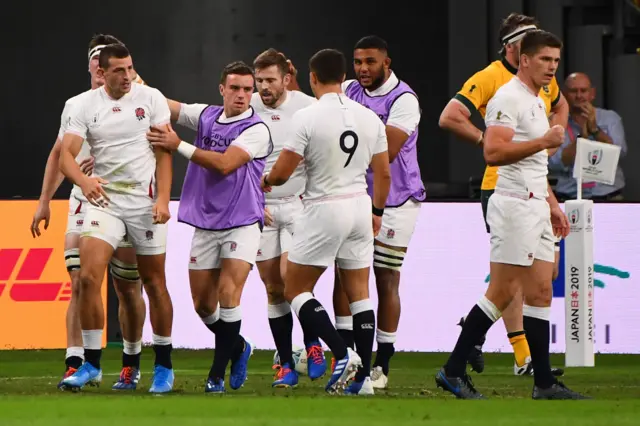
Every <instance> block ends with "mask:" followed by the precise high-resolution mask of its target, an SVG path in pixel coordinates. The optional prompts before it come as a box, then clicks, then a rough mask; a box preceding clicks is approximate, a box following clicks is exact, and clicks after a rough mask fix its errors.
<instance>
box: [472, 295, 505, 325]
mask: <svg viewBox="0 0 640 426" xmlns="http://www.w3.org/2000/svg"><path fill="white" fill-rule="evenodd" d="M477 305H478V307H479V308H480V309H481V310H482V312H484V313H485V314H486V315H487V316H488V317H489V319H490V320H491V321H493V322H496V321H498V320H499V319H500V317H501V316H502V312H500V310H499V309H498V308H496V305H494V304H493V302H492V301H491V300H489V299H487V297H486V296H482V297H481V298H480V300H478V303H477Z"/></svg>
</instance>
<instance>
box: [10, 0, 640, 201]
mask: <svg viewBox="0 0 640 426" xmlns="http://www.w3.org/2000/svg"><path fill="white" fill-rule="evenodd" d="M624 1H625V0H447V1H445V0H428V1H427V0H423V1H420V8H421V9H418V8H416V7H415V4H413V5H412V4H410V2H409V1H406V0H404V1H403V0H398V1H396V2H395V3H388V2H387V3H384V4H381V5H380V6H377V4H376V3H374V2H369V3H361V2H352V1H336V0H326V1H324V2H309V1H299V0H298V1H295V0H272V1H270V2H262V1H256V0H215V1H212V0H183V1H170V0H153V1H150V0H145V1H137V2H125V1H112V2H108V3H107V2H86V1H85V2H79V1H77V0H73V1H65V2H58V1H56V2H46V3H45V2H39V1H35V0H23V1H20V2H17V3H14V4H12V6H11V12H12V13H11V14H9V13H7V14H3V17H2V18H1V19H2V20H3V21H6V22H5V23H3V29H7V28H11V29H12V33H11V39H10V40H11V41H10V42H9V43H7V44H6V46H5V49H6V50H8V55H5V56H4V58H5V61H3V62H4V63H3V75H4V74H5V73H7V75H6V77H5V78H3V82H4V83H5V87H4V96H5V97H6V98H5V99H8V101H5V102H3V106H2V114H1V117H2V119H1V120H2V121H1V124H0V125H1V128H0V130H1V133H0V135H1V136H0V138H1V140H0V143H2V145H3V148H4V150H3V155H2V156H1V157H0V182H2V184H1V185H0V198H5V199H6V198H14V197H22V198H37V197H38V195H39V193H40V186H41V182H42V176H43V168H44V165H45V162H46V159H47V156H48V153H49V150H50V148H51V146H52V144H53V142H54V141H55V137H56V134H57V130H58V126H59V120H60V113H61V112H62V107H63V105H64V101H65V100H66V99H67V98H69V97H71V96H74V95H76V94H78V93H80V92H82V91H84V90H86V89H88V87H89V75H88V72H87V57H86V52H87V44H88V42H89V39H90V37H91V36H92V35H93V34H94V33H96V32H103V33H111V34H114V35H115V36H117V37H119V38H120V39H121V40H122V41H124V42H125V43H126V44H127V46H128V47H129V48H130V49H131V51H132V54H133V58H134V64H135V66H136V69H137V70H138V72H139V73H140V74H141V76H142V77H143V78H144V79H145V80H146V81H147V82H148V83H149V84H150V85H152V86H154V87H157V88H158V89H160V90H161V91H162V92H163V93H164V94H165V95H166V96H167V97H169V98H173V99H177V100H181V101H185V102H206V103H219V102H220V101H221V99H220V96H219V94H218V79H219V74H220V70H221V69H222V67H223V66H224V65H225V64H226V63H228V62H230V61H233V60H237V59H241V60H244V61H246V62H248V63H251V62H252V60H253V58H254V57H255V56H256V55H257V54H258V53H260V52H261V51H263V50H265V49H266V48H268V47H275V48H277V49H279V50H282V51H283V52H285V53H286V54H287V55H288V56H289V57H290V58H291V59H292V60H293V62H294V64H296V66H297V68H298V70H299V80H300V83H301V85H302V87H303V90H305V91H307V92H309V87H308V81H307V75H308V67H307V60H308V58H309V57H310V56H311V55H312V54H313V53H314V52H315V51H316V50H318V49H321V48H325V47H334V48H338V49H341V50H342V51H343V52H345V54H346V55H347V58H348V59H349V60H351V58H352V48H353V45H354V43H355V42H356V41H357V39H358V38H360V37H362V36H364V35H367V34H378V35H380V36H381V37H383V38H385V39H386V40H387V41H388V43H389V45H390V48H391V51H390V55H391V58H392V68H393V69H394V71H395V72H396V73H397V74H398V76H399V77H400V78H402V79H403V80H405V81H406V82H407V83H409V84H410V85H411V86H412V87H413V88H414V90H416V92H417V93H418V95H419V98H420V103H421V107H422V113H423V114H422V120H421V123H420V140H419V161H420V164H421V169H422V177H423V180H424V181H425V182H426V183H427V186H428V188H427V191H428V194H429V197H430V198H433V197H435V196H437V195H438V192H439V191H440V190H443V191H444V192H443V193H444V195H447V196H449V197H451V196H454V195H459V196H466V194H468V182H469V179H470V178H472V177H476V178H478V177H480V176H481V175H482V172H483V169H484V161H483V158H482V153H481V151H480V150H479V149H477V148H476V147H473V146H471V145H470V144H468V143H465V142H462V141H458V140H456V139H455V138H454V137H453V136H451V135H449V134H447V133H445V132H443V131H441V130H440V129H439V128H438V124H437V123H438V118H439V115H440V112H441V110H442V108H443V107H444V106H445V105H446V103H447V102H448V100H449V99H450V98H451V96H453V94H454V93H455V92H456V91H457V90H458V89H459V87H460V86H461V85H462V84H463V82H464V81H465V79H466V78H468V77H469V76H471V75H472V74H473V73H474V72H476V71H478V70H480V69H481V68H483V67H484V66H486V65H487V64H488V63H489V62H490V61H491V60H494V59H496V56H497V54H496V52H497V49H498V41H497V28H498V26H499V22H500V20H501V19H502V18H503V17H504V16H506V15H507V14H508V13H510V12H523V13H527V14H535V15H536V16H537V17H538V18H539V20H540V21H541V24H542V26H543V27H545V28H546V29H549V30H551V31H553V32H555V33H557V34H558V35H560V36H561V37H562V38H563V39H564V40H565V43H567V46H566V50H565V56H564V58H563V61H564V62H563V65H562V67H561V69H560V71H559V74H558V78H559V80H562V79H563V78H564V77H565V75H566V73H568V72H570V71H577V70H581V71H586V72H588V73H590V74H591V75H593V76H594V83H595V84H596V85H597V86H598V91H599V92H598V93H599V96H598V100H597V104H598V106H604V107H608V108H612V109H615V110H616V111H618V112H619V113H620V115H621V116H622V117H623V120H624V123H625V129H626V130H627V143H628V144H629V155H628V157H627V158H626V159H625V160H624V162H623V164H625V165H632V164H636V163H637V162H638V160H640V149H637V148H636V147H637V145H638V143H637V142H638V140H639V138H640V122H639V121H638V120H637V110H636V107H635V105H634V102H635V101H633V100H634V99H637V98H638V97H639V96H640V92H638V90H639V89H640V86H639V85H638V83H637V82H638V77H637V76H638V75H640V55H637V54H635V55H628V54H627V55H626V56H625V55H624V53H629V51H630V49H629V48H628V46H626V47H627V49H626V50H625V45H624V43H625V42H629V36H628V35H629V33H631V37H632V38H631V39H630V42H631V43H635V42H636V41H638V43H637V44H636V45H634V46H640V39H638V40H636V39H634V38H633V37H634V34H635V33H633V28H634V26H637V22H638V21H637V20H632V18H633V17H632V16H631V15H633V14H632V13H630V12H629V10H627V9H624V16H626V17H627V18H625V19H624V20H623V21H620V22H619V20H617V18H616V16H618V15H616V13H617V12H616V11H617V9H616V8H619V7H622V6H621V5H622V3H623V2H624ZM614 6H615V7H614ZM627 15H628V16H627ZM620 16H622V15H620ZM620 28H622V29H623V30H626V33H624V34H622V35H621V34H619V30H620ZM637 33H638V35H640V31H637ZM633 50H635V47H634V48H633ZM614 56H615V57H614ZM352 76H353V72H352V71H351V72H350V73H349V75H348V77H352ZM630 92H633V93H630ZM625 95H628V96H625ZM9 106H10V107H9ZM475 122H476V123H478V124H480V123H481V122H480V121H479V120H478V117H476V118H475ZM178 130H179V133H180V135H181V136H182V137H183V138H184V139H186V140H190V139H191V138H192V136H193V134H192V133H190V132H188V131H185V130H184V129H178ZM174 165H175V171H174V176H175V178H174V185H173V191H172V194H173V196H174V197H176V198H177V197H179V194H180V189H181V185H182V179H183V176H184V171H185V168H186V162H185V161H184V159H182V158H181V157H180V156H175V158H174ZM625 171H627V181H628V183H627V186H628V188H627V196H628V197H629V198H634V199H636V200H640V175H639V174H638V173H640V171H638V169H637V168H632V167H630V166H627V167H626V169H625ZM439 183H440V185H439ZM442 183H446V184H442ZM455 183H460V184H461V185H459V186H458V187H456V186H455V185H452V184H455ZM69 189H70V185H69V184H68V183H65V184H63V186H62V187H61V188H60V190H59V191H58V192H57V194H56V195H57V197H59V198H66V197H68V194H69ZM456 191H457V192H458V194H456Z"/></svg>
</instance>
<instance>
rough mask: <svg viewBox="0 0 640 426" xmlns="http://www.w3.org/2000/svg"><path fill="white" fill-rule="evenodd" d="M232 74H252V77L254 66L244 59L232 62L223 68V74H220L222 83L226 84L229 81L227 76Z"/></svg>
mask: <svg viewBox="0 0 640 426" xmlns="http://www.w3.org/2000/svg"><path fill="white" fill-rule="evenodd" d="M230 74H237V75H250V76H251V77H253V68H251V67H250V66H249V65H247V64H245V63H244V62H242V61H234V62H231V63H230V64H228V65H227V66H225V67H224V68H223V69H222V74H221V75H220V84H225V83H226V82H227V76H228V75H230Z"/></svg>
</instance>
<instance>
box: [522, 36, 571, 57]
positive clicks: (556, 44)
mask: <svg viewBox="0 0 640 426" xmlns="http://www.w3.org/2000/svg"><path fill="white" fill-rule="evenodd" d="M544 47H553V48H556V49H562V41H560V39H559V38H558V37H557V36H556V35H555V34H552V33H550V32H547V31H543V30H533V31H529V32H528V33H527V34H525V36H524V38H523V39H522V44H521V45H520V54H521V55H527V56H533V55H535V54H536V53H538V51H539V50H540V49H542V48H544Z"/></svg>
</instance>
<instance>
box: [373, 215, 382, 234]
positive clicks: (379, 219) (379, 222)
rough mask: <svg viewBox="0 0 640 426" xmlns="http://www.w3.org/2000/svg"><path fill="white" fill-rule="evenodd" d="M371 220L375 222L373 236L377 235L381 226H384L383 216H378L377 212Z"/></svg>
mask: <svg viewBox="0 0 640 426" xmlns="http://www.w3.org/2000/svg"><path fill="white" fill-rule="evenodd" d="M371 221H372V223H373V236H374V237H377V236H378V234H379V233H380V228H382V216H376V215H375V214H372V215H371Z"/></svg>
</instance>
